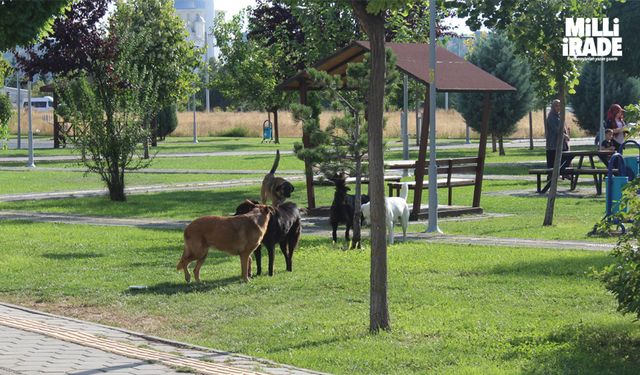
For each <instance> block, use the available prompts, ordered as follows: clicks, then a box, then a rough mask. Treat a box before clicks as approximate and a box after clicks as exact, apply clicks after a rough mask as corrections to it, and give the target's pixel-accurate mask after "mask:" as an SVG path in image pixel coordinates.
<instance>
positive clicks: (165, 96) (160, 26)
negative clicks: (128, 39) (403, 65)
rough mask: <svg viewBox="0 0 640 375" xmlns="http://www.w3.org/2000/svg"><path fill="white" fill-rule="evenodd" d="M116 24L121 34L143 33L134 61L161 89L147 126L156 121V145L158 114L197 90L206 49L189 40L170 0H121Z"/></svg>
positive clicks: (135, 47) (114, 25) (114, 27)
mask: <svg viewBox="0 0 640 375" xmlns="http://www.w3.org/2000/svg"><path fill="white" fill-rule="evenodd" d="M112 25H113V26H112V28H113V30H114V32H116V33H118V34H124V33H135V34H137V35H138V36H139V37H137V38H135V39H134V43H137V44H136V45H135V46H133V48H134V49H136V50H137V51H138V53H136V54H135V55H134V56H132V57H131V61H130V63H131V64H134V65H136V66H139V67H143V68H144V69H145V70H146V71H147V72H149V73H150V78H151V79H152V80H153V82H151V84H152V85H154V86H156V87H157V88H158V99H157V101H156V102H155V103H153V104H154V108H153V109H152V111H151V117H150V118H148V119H147V120H146V121H145V126H146V127H147V128H149V126H150V124H151V123H153V130H152V131H151V135H152V138H153V139H152V141H153V143H154V144H155V138H156V136H157V134H158V131H157V123H158V122H157V115H158V113H159V112H160V110H161V109H162V108H164V107H168V106H171V105H173V104H175V103H176V102H177V101H178V99H182V98H184V97H186V96H187V95H188V94H190V93H192V92H193V91H194V83H195V82H198V81H199V80H198V75H197V74H196V67H198V66H200V65H201V56H202V53H201V52H202V51H200V50H199V49H197V48H195V46H194V44H193V43H192V42H190V41H188V40H187V37H188V32H187V30H186V29H185V27H184V23H183V21H182V19H181V18H180V17H178V16H177V15H176V13H175V9H174V7H173V1H170V0H133V1H123V0H119V1H118V3H117V8H116V12H115V13H114V15H113V24H112ZM145 157H148V152H145Z"/></svg>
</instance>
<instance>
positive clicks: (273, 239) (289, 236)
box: [235, 201, 302, 276]
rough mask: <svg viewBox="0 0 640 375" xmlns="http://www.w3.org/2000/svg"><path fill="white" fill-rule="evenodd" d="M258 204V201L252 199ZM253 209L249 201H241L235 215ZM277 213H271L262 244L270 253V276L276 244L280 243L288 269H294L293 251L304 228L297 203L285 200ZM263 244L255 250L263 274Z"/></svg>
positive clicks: (259, 269)
mask: <svg viewBox="0 0 640 375" xmlns="http://www.w3.org/2000/svg"><path fill="white" fill-rule="evenodd" d="M252 202H253V203H254V204H257V203H258V202H257V201H252ZM252 209H253V206H252V205H250V204H248V203H241V204H240V205H239V206H238V208H236V213H235V215H241V214H245V213H247V212H249V211H251V210H252ZM275 210H276V212H275V214H272V215H271V218H270V219H269V224H268V226H267V232H266V233H265V235H264V237H263V238H262V245H264V246H265V247H266V248H267V251H268V253H269V276H273V263H274V258H275V254H274V252H275V247H276V244H280V250H282V254H283V255H284V259H285V262H286V263H287V271H289V272H291V271H292V270H293V265H292V260H293V259H292V258H293V251H294V250H295V249H296V247H297V246H298V240H299V239H300V231H301V229H302V225H301V221H300V211H299V210H298V207H297V206H296V204H295V203H292V202H284V203H281V204H280V205H279V206H278V207H276V208H275ZM260 249H261V246H258V248H257V249H256V251H255V252H254V254H255V256H256V267H257V268H258V271H257V274H258V275H260V274H262V252H261V251H260Z"/></svg>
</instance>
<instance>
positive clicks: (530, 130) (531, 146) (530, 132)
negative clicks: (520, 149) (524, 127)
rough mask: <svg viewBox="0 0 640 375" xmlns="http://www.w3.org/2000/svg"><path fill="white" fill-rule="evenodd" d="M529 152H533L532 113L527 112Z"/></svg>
mask: <svg viewBox="0 0 640 375" xmlns="http://www.w3.org/2000/svg"><path fill="white" fill-rule="evenodd" d="M542 112H544V111H542ZM529 150H533V113H531V111H529Z"/></svg>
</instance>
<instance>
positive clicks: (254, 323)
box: [0, 221, 640, 374]
mask: <svg viewBox="0 0 640 375" xmlns="http://www.w3.org/2000/svg"><path fill="white" fill-rule="evenodd" d="M2 230H3V235H2V236H0V269H2V272H1V273H0V299H2V300H4V301H9V302H13V303H19V304H24V305H28V306H34V307H36V308H39V309H43V310H48V311H52V312H56V313H62V314H64V315H72V316H76V317H80V318H85V319H92V320H96V321H99V322H101V323H106V324H112V325H117V326H119V327H125V328H130V329H134V330H140V331H144V332H146V333H148V334H152V335H158V336H162V337H168V338H172V339H176V340H181V341H186V342H191V343H195V344H200V345H205V346H210V347H213V348H219V349H225V350H230V351H234V352H240V353H245V354H249V355H255V356H259V357H265V358H269V359H272V360H274V361H278V362H283V363H288V364H292V365H295V366H301V367H306V368H312V369H315V370H319V371H326V372H331V373H336V374H389V373H406V374H424V373H451V374H484V373H498V374H513V373H526V374H569V373H572V374H607V373H608V374H636V373H637V369H638V368H639V366H640V356H638V355H637V353H638V350H640V328H639V326H638V324H637V323H633V322H632V319H631V318H630V317H623V316H621V315H619V314H618V313H617V312H616V311H615V303H614V299H613V297H612V296H610V295H608V294H607V293H606V292H605V290H604V288H603V287H602V285H601V284H600V283H599V282H598V281H596V280H594V279H592V278H591V277H589V276H588V273H589V269H590V268H591V267H602V266H603V265H604V264H606V263H607V262H608V261H609V260H608V259H607V256H606V254H604V253H600V252H587V251H551V250H537V249H531V248H526V249H518V248H505V247H496V248H493V247H480V246H446V245H430V244H425V243H420V242H416V243H405V244H397V245H394V246H392V247H391V248H390V249H389V309H390V313H391V325H392V331H391V332H385V333H382V334H379V335H369V334H368V333H367V329H368V307H369V302H368V299H369V298H368V296H369V294H368V293H369V253H368V251H346V252H345V251H339V250H337V249H335V248H333V247H332V246H330V245H329V241H328V239H326V238H322V239H319V238H313V237H303V240H302V241H301V244H300V248H299V250H297V251H296V254H295V256H294V266H293V267H294V271H293V272H292V273H287V272H282V269H283V268H284V261H283V259H282V256H280V255H278V256H277V259H276V266H277V269H276V271H277V272H276V275H275V276H274V277H264V276H263V277H257V278H254V280H253V281H252V282H250V283H248V284H243V283H240V282H239V267H238V259H237V258H236V257H230V256H226V255H223V254H221V253H218V252H213V253H211V254H210V256H209V259H208V260H207V263H205V265H204V267H203V270H202V278H203V281H204V282H203V283H201V284H195V285H186V284H185V283H184V280H183V279H182V275H181V274H180V273H178V272H176V271H175V264H176V262H177V260H178V258H179V257H180V254H181V252H182V249H181V233H180V232H179V231H161V230H148V229H146V230H145V229H135V228H114V227H91V226H82V225H73V226H71V225H54V224H40V223H35V224H34V223H23V222H10V221H8V222H2ZM26 233H28V236H26V235H25V234H26ZM130 285H146V286H148V289H146V290H142V291H140V292H131V291H129V289H128V286H130Z"/></svg>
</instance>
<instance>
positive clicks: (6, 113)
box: [0, 95, 13, 149]
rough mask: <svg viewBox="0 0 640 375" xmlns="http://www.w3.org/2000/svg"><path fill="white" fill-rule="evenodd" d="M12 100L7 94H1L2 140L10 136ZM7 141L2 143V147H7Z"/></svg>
mask: <svg viewBox="0 0 640 375" xmlns="http://www.w3.org/2000/svg"><path fill="white" fill-rule="evenodd" d="M11 112H13V109H12V108H11V101H9V98H8V97H7V96H5V95H0V142H2V141H6V140H7V139H8V138H9V119H11ZM6 148H7V145H6V143H4V142H3V143H2V149H6Z"/></svg>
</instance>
